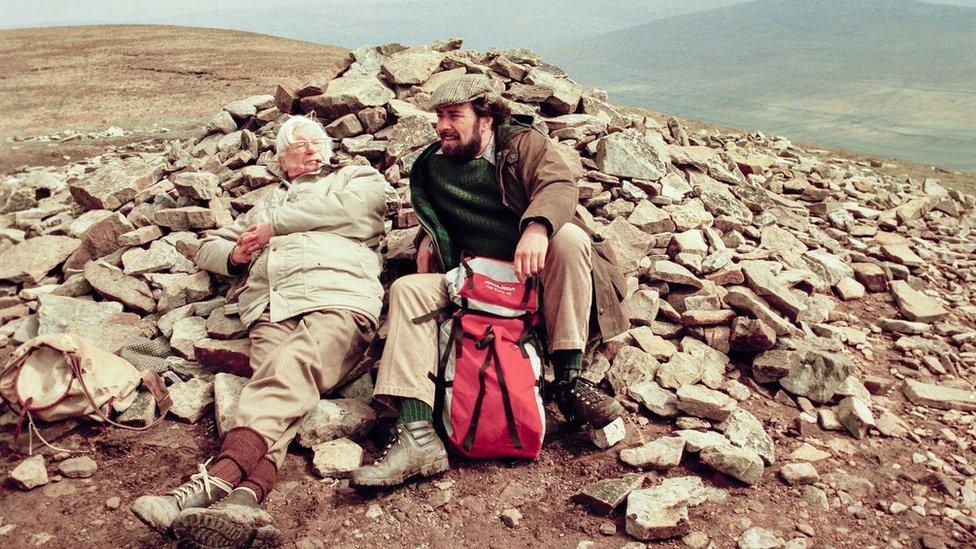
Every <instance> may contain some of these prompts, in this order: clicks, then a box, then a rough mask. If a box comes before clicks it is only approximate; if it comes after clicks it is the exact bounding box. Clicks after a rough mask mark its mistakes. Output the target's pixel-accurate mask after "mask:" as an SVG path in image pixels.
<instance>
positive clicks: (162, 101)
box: [0, 25, 346, 172]
mask: <svg viewBox="0 0 976 549" xmlns="http://www.w3.org/2000/svg"><path fill="white" fill-rule="evenodd" d="M345 53H346V50H344V49H342V48H337V47H333V46H325V45H320V44H312V43H309V42H301V41H298V40H288V39H285V38H278V37H273V36H266V35H261V34H254V33H249V32H238V31H229V30H218V29H200V28H188V27H171V26H152V25H138V26H135V25H106V26H88V27H56V28H45V29H17V30H8V31H2V32H0V67H3V70H0V97H2V98H3V99H4V100H3V101H0V120H3V121H4V123H3V124H2V125H0V140H3V143H0V159H2V160H0V168H2V170H0V171H4V172H6V171H9V169H10V168H11V167H13V166H17V165H23V164H38V163H49V162H51V161H52V160H55V159H59V158H60V157H61V156H62V155H64V154H67V155H69V156H73V157H75V158H77V157H79V156H87V155H88V154H98V150H99V149H100V148H104V143H94V142H91V141H87V142H69V143H71V144H70V145H68V143H65V144H62V146H59V147H51V146H49V145H47V144H41V146H38V145H34V146H30V145H28V144H24V145H21V146H17V147H11V143H9V142H7V139H8V138H10V137H13V136H31V135H39V134H49V133H56V132H59V131H62V130H64V129H69V128H70V129H72V130H79V131H101V130H104V129H106V128H108V127H110V126H119V127H122V128H124V129H125V130H150V129H151V128H152V127H153V124H158V125H159V126H163V127H167V128H169V129H171V130H173V131H174V132H179V131H181V130H188V129H194V128H197V127H199V126H200V125H201V124H202V123H204V122H206V120H207V119H208V118H209V117H210V116H211V115H213V114H214V113H216V112H217V111H218V110H219V109H220V106H221V105H223V104H224V103H226V102H228V101H232V100H234V99H239V98H241V97H244V96H247V95H252V94H257V93H267V92H268V91H269V90H273V89H274V86H275V85H276V84H278V83H280V82H291V83H295V84H300V83H304V82H305V81H307V80H308V79H309V78H310V77H312V76H314V75H315V74H317V73H318V72H319V71H320V69H321V68H322V67H326V66H328V65H329V64H330V63H332V62H333V61H335V60H336V59H337V58H339V57H340V56H342V55H344V54H345ZM65 145H68V146H67V147H65ZM51 149H57V152H56V154H54V151H53V150H51ZM89 149H90V150H89ZM52 156H53V157H54V158H51V157H52Z"/></svg>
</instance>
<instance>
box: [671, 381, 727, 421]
mask: <svg viewBox="0 0 976 549" xmlns="http://www.w3.org/2000/svg"><path fill="white" fill-rule="evenodd" d="M737 406H738V403H737V402H736V401H735V399H734V398H732V397H730V396H729V395H727V394H725V393H723V392H720V391H716V390H713V389H709V388H708V387H705V386H703V385H684V386H682V387H681V388H680V389H678V409H680V410H681V411H683V412H685V413H687V414H691V415H693V416H695V417H702V418H707V419H714V420H716V421H723V420H724V419H725V418H727V417H729V415H730V414H731V413H732V412H733V411H735V409H736V407H737Z"/></svg>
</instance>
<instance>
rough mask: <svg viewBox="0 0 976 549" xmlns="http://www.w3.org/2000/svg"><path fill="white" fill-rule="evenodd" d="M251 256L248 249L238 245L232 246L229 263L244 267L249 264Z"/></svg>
mask: <svg viewBox="0 0 976 549" xmlns="http://www.w3.org/2000/svg"><path fill="white" fill-rule="evenodd" d="M251 254H252V252H251V251H250V249H249V248H245V247H243V246H241V245H240V244H238V245H236V246H234V249H233V250H231V252H230V262H231V263H233V264H234V265H244V264H247V263H250V262H251Z"/></svg>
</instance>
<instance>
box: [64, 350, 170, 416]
mask: <svg viewBox="0 0 976 549" xmlns="http://www.w3.org/2000/svg"><path fill="white" fill-rule="evenodd" d="M68 364H69V365H70V367H71V373H72V375H74V377H75V379H77V380H78V385H79V387H81V392H82V394H83V395H85V400H87V401H88V403H89V404H91V406H92V408H94V409H95V414H96V415H97V416H98V417H99V418H101V419H102V421H104V422H105V423H108V424H109V425H112V426H114V427H118V428H120V429H126V430H128V431H146V430H149V429H152V428H153V427H155V426H157V425H159V424H160V423H161V422H162V421H163V420H164V419H166V413H167V412H169V410H170V408H172V407H173V399H172V397H170V394H169V389H167V388H166V384H165V383H163V378H161V377H159V374H157V373H156V372H153V371H152V370H146V371H145V372H143V374H142V376H141V378H142V382H143V384H144V385H145V386H146V388H147V389H148V390H149V393H150V394H152V396H153V399H155V401H156V404H157V405H158V406H159V417H157V418H156V421H153V422H152V423H150V424H148V425H143V426H142V427H133V426H132V425H124V424H122V423H118V422H117V421H113V420H112V419H110V418H109V417H108V415H106V414H105V412H103V411H102V409H101V408H99V406H98V404H96V403H95V398H94V397H92V395H91V391H89V390H88V385H86V384H85V378H84V376H83V375H82V372H81V363H80V362H79V361H78V357H76V356H75V355H68Z"/></svg>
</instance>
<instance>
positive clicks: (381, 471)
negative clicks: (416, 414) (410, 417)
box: [350, 421, 450, 486]
mask: <svg viewBox="0 0 976 549" xmlns="http://www.w3.org/2000/svg"><path fill="white" fill-rule="evenodd" d="M448 467H450V465H449V464H448V462H447V449H446V448H444V443H443V442H441V439H440V437H439V436H437V432H436V431H434V424H433V423H432V422H430V421H413V422H410V423H403V422H402V421H398V422H397V425H396V436H395V438H394V439H393V441H391V442H390V443H389V444H388V445H387V446H386V448H385V449H384V450H383V454H382V455H380V457H379V459H377V460H376V462H375V463H373V464H372V465H369V466H367V467H362V468H360V469H358V470H357V471H355V472H354V473H353V475H352V480H351V481H350V483H351V484H352V485H354V486H395V485H397V484H402V483H403V482H405V481H406V480H407V479H408V478H410V477H412V476H415V475H420V476H424V477H429V476H433V475H436V474H438V473H443V472H444V471H447V469H448Z"/></svg>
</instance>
